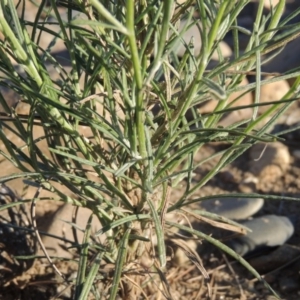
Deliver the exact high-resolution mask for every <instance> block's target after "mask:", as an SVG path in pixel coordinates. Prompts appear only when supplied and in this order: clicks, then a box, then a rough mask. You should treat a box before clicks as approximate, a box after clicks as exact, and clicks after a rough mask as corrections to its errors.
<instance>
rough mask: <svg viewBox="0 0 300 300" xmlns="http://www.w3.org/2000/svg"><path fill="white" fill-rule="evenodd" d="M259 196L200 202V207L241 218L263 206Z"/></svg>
mask: <svg viewBox="0 0 300 300" xmlns="http://www.w3.org/2000/svg"><path fill="white" fill-rule="evenodd" d="M263 204H264V200H263V199H261V198H224V199H220V200H215V199H212V200H207V201H203V202H201V207H203V208H205V209H206V210H207V211H209V212H212V213H215V214H218V215H221V216H222V217H225V218H229V219H234V220H243V219H247V218H249V217H251V216H252V215H254V214H255V213H257V212H258V211H259V210H260V209H261V208H262V206H263Z"/></svg>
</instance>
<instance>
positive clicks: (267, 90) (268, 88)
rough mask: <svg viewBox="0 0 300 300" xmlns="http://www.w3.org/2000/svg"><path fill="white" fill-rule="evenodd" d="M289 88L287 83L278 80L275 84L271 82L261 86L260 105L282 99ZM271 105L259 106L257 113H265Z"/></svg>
mask: <svg viewBox="0 0 300 300" xmlns="http://www.w3.org/2000/svg"><path fill="white" fill-rule="evenodd" d="M269 78H272V77H271V76H269V77H266V78H265V79H269ZM289 89H290V86H289V84H288V82H287V81H285V80H280V81H276V82H272V83H269V84H265V85H262V86H261V89H260V98H259V102H260V103H266V102H273V101H278V100H281V99H282V97H283V96H284V95H285V94H286V93H287V92H288V91H289ZM271 105H272V104H270V105H266V106H260V107H259V109H258V111H259V112H260V113H263V112H265V111H266V110H268V109H269V108H270V107H271Z"/></svg>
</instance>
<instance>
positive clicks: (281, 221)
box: [227, 215, 294, 256]
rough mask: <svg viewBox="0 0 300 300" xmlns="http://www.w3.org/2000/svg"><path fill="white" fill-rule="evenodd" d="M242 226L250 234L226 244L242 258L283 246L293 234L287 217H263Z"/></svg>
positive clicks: (246, 222)
mask: <svg viewBox="0 0 300 300" xmlns="http://www.w3.org/2000/svg"><path fill="white" fill-rule="evenodd" d="M242 224H243V225H244V226H246V227H247V228H249V229H251V230H252V232H249V233H247V234H246V235H244V236H241V237H238V238H236V239H233V240H231V241H229V242H228V243H227V244H228V246H229V247H231V248H232V249H233V250H234V251H235V252H237V253H238V254H240V255H242V256H244V255H246V254H248V253H251V252H254V251H256V250H261V249H264V248H268V247H277V246H280V245H283V244H284V243H285V242H286V241H287V240H288V239H289V238H290V237H291V236H292V235H293V233H294V225H293V224H292V222H291V220H290V219H289V218H287V217H281V216H275V215H265V216H263V217H259V218H254V219H252V220H249V221H245V222H242Z"/></svg>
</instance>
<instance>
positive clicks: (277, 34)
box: [0, 0, 300, 299]
mask: <svg viewBox="0 0 300 300" xmlns="http://www.w3.org/2000/svg"><path fill="white" fill-rule="evenodd" d="M26 2H27V1H20V3H19V15H18V14H17V11H16V9H15V7H14V3H13V1H12V0H5V1H1V5H0V32H1V33H2V35H3V39H2V40H1V41H0V57H1V59H0V72H1V78H0V85H1V86H2V87H5V88H6V89H10V90H12V91H14V92H15V93H16V94H18V95H19V97H20V99H21V101H22V102H23V103H26V104H28V105H29V107H30V109H29V114H28V116H21V115H19V114H17V113H16V111H15V110H14V108H13V107H9V106H8V105H7V104H6V101H5V99H4V96H3V94H1V95H0V101H1V104H2V106H3V107H4V109H5V113H6V114H7V116H10V117H11V118H12V120H13V126H12V125H9V124H7V122H6V121H5V120H4V119H2V120H1V125H2V128H1V130H0V138H1V140H2V142H3V143H4V144H5V148H6V151H2V152H1V154H2V155H3V156H4V157H6V159H8V160H10V161H11V163H12V164H14V165H16V166H17V167H18V168H19V170H20V172H21V173H18V174H9V175H8V176H6V177H3V178H2V179H1V182H7V181H10V180H14V179H15V178H20V177H21V178H24V179H25V178H26V179H27V180H29V181H32V182H35V184H37V185H38V186H39V187H40V188H42V189H46V190H48V191H51V192H52V193H53V195H54V196H53V197H54V198H55V199H57V200H58V201H63V202H69V203H73V204H74V205H76V206H84V207H88V208H90V209H91V211H92V212H93V214H94V215H95V217H97V218H98V219H99V220H100V222H101V224H102V226H103V227H102V229H101V230H100V231H99V232H98V233H97V234H96V235H98V236H102V237H104V238H105V242H104V245H105V247H102V248H101V249H99V247H97V243H94V242H93V240H92V239H91V236H93V234H94V233H91V232H90V231H89V230H88V229H87V231H86V235H85V240H84V241H82V245H83V246H82V248H81V258H80V261H79V266H80V268H79V275H78V278H77V282H76V299H87V297H88V294H89V293H90V292H91V291H93V290H94V289H93V285H94V284H96V282H97V280H100V279H101V278H100V277H99V275H98V269H99V264H100V262H101V260H104V261H107V262H110V263H113V264H116V268H115V273H114V277H113V281H112V285H111V289H110V295H111V296H110V299H115V297H116V295H117V293H118V290H119V288H120V280H121V278H122V276H123V275H124V274H123V272H124V270H126V268H127V266H128V265H129V264H130V263H132V262H133V261H138V260H139V259H140V257H143V256H144V257H145V256H147V255H148V256H149V257H155V263H154V264H153V266H152V270H156V271H159V272H163V271H164V270H165V267H166V261H167V258H166V246H165V236H166V231H167V230H168V228H169V226H174V227H178V228H180V229H181V230H185V231H187V232H188V231H191V230H190V229H189V228H187V227H185V226H182V225H178V224H176V223H172V224H171V223H170V222H169V221H167V220H166V214H167V213H171V212H174V211H180V210H181V209H182V208H184V207H185V206H186V205H187V204H189V203H191V202H192V200H193V198H192V196H193V194H194V193H195V192H196V191H197V190H199V189H201V188H202V187H203V186H204V185H205V184H206V183H207V182H208V181H209V180H210V179H211V178H213V177H214V176H215V175H216V174H217V173H218V172H219V171H220V170H221V169H222V168H224V167H225V166H226V165H228V164H229V163H231V162H232V161H234V160H235V159H236V158H237V157H238V156H240V155H241V154H242V153H244V152H245V151H246V150H247V149H248V148H249V147H250V146H251V145H253V144H254V143H256V142H257V141H265V142H271V141H274V140H276V137H275V136H271V135H270V134H268V129H269V128H270V127H271V126H272V125H273V124H274V123H275V122H276V120H277V119H278V117H279V116H280V115H281V114H283V113H284V111H285V110H286V109H287V108H288V107H289V106H290V105H291V103H292V102H293V101H294V99H295V98H297V97H299V94H298V90H297V89H296V88H297V86H298V85H299V82H300V77H299V71H295V72H294V73H290V74H282V76H278V77H277V78H273V79H268V80H265V81H261V72H260V68H261V65H260V64H261V57H262V56H263V55H265V54H268V53H270V52H272V53H274V51H275V50H277V49H280V48H281V47H283V46H284V45H285V44H286V43H287V42H288V41H290V40H292V39H294V38H295V37H296V36H297V35H298V32H297V30H296V29H295V28H296V27H289V26H287V25H285V21H281V16H282V12H283V8H284V5H285V1H282V0H281V1H280V2H279V5H278V6H277V7H276V8H274V10H273V11H271V13H270V15H269V16H268V17H267V18H265V17H263V15H262V3H263V1H260V3H261V4H260V6H259V8H258V14H257V18H256V21H255V24H254V28H255V30H254V31H253V32H248V31H247V30H245V29H243V28H241V27H239V26H238V25H237V16H238V15H239V13H240V12H241V10H242V9H243V8H244V6H245V5H246V4H247V3H249V1H248V0H242V1H232V0H224V1H220V3H219V2H218V1H212V0H197V1H196V2H195V3H194V1H191V0H189V1H186V2H185V3H184V4H181V5H177V4H176V3H175V2H174V1H158V0H153V1H143V0H142V1H134V0H127V1H124V2H121V1H115V2H113V1H98V0H87V1H80V0H73V1H67V0H65V1H60V2H59V3H60V5H62V6H64V7H65V9H66V15H67V19H66V20H65V19H63V18H62V16H61V13H60V11H59V8H58V7H57V5H56V1H54V0H51V1H50V6H49V7H47V6H46V2H47V1H45V0H43V1H42V2H41V3H39V10H38V13H37V15H36V18H35V21H34V22H29V21H27V20H26V19H25V10H26ZM124 3H125V5H124ZM175 8H176V9H175ZM195 11H198V12H199V14H200V19H201V28H199V29H200V34H201V38H202V47H201V51H200V54H199V55H198V54H197V55H195V54H194V53H195V51H194V45H193V42H192V41H191V43H190V44H186V45H185V47H186V51H185V53H184V55H183V56H182V57H180V58H178V57H177V55H176V49H177V47H178V44H179V43H181V41H182V36H183V35H184V31H186V30H187V29H188V28H187V26H186V27H185V28H183V30H182V31H179V29H178V28H179V22H180V20H181V19H183V18H185V19H188V20H193V18H194V17H193V15H194V12H195ZM78 13H80V14H78ZM42 15H43V17H44V21H41V19H42V18H41V17H42ZM45 15H46V17H45ZM50 17H51V18H52V19H53V18H54V19H55V22H56V23H57V24H58V25H59V27H60V30H59V31H54V30H52V29H51V27H49V24H50V21H49V18H50ZM194 22H195V23H196V22H197V20H196V19H195V21H194ZM229 31H231V32H232V34H233V36H234V57H233V58H232V59H225V58H223V57H222V53H221V51H220V49H219V42H220V41H222V40H223V39H224V36H225V35H226V34H227V33H228V32H229ZM43 32H48V33H50V34H51V35H52V36H53V39H52V42H51V43H50V45H49V46H48V47H46V48H45V47H44V48H42V47H41V46H40V41H41V39H42V37H43ZM239 32H246V33H247V34H249V43H248V46H247V48H246V50H245V51H244V52H242V53H241V52H240V51H239V41H238V36H239ZM61 41H63V43H64V45H65V47H66V50H65V51H66V53H67V56H68V57H69V64H70V65H71V70H70V72H66V70H65V67H64V66H63V65H62V63H61V62H60V61H59V60H58V59H57V57H56V56H55V55H54V54H53V53H52V52H51V48H52V47H53V46H54V45H55V44H56V43H58V42H61ZM197 42H198V41H194V43H195V44H196V43H197ZM215 51H217V52H218V54H219V62H218V63H217V64H215V66H214V67H213V68H210V67H209V64H210V62H211V59H212V54H213V53H214V52H215ZM16 66H17V67H16ZM49 66H52V67H54V69H55V76H53V73H51V72H48V69H49ZM208 68H209V69H210V71H209V72H208V71H207V70H208ZM253 70H255V71H256V82H255V83H254V84H249V85H248V86H243V87H241V86H240V85H239V84H240V82H241V81H242V80H243V78H244V77H245V76H246V74H247V72H250V71H253ZM292 77H294V78H295V84H294V85H293V87H292V88H291V89H290V91H289V92H288V93H287V94H286V95H285V96H284V97H283V98H282V99H280V101H278V102H276V103H273V104H271V105H270V106H269V108H268V110H266V112H264V113H263V114H261V115H258V114H257V108H258V106H259V90H260V86H261V85H262V84H266V83H269V82H271V81H272V80H273V81H276V80H282V79H285V78H292ZM241 90H243V91H244V92H245V93H246V92H249V91H253V90H255V91H256V97H255V103H254V104H253V105H252V107H253V108H254V109H253V116H252V118H251V119H247V120H244V121H243V122H239V123H235V124H232V125H231V126H230V127H228V128H219V127H218V126H217V125H218V121H219V120H220V118H221V117H222V115H224V114H225V113H228V112H230V111H233V110H237V109H239V108H238V107H234V108H233V107H231V106H232V103H229V102H228V98H229V96H230V95H231V94H233V93H234V92H236V91H241ZM210 99H215V101H216V103H217V105H216V108H215V109H214V111H213V112H211V113H209V114H205V115H202V114H200V112H199V111H198V110H197V107H196V106H197V105H199V104H200V103H202V102H204V101H207V100H210ZM248 107H251V106H247V107H242V108H240V109H244V108H248ZM188 112H189V113H190V114H189V115H193V118H189V117H188V114H187V113H188ZM266 120H268V121H266ZM37 126H41V127H42V128H43V130H44V136H43V137H40V138H35V137H34V128H36V127H37ZM4 128H5V130H6V131H4ZM7 130H8V131H12V132H14V133H15V134H16V135H17V136H18V137H19V138H20V139H21V140H22V145H21V146H19V145H16V144H14V143H13V142H12V141H10V140H9V139H8V138H7V134H6V133H5V132H7ZM87 133H88V134H87ZM41 140H43V141H44V142H46V143H47V145H48V146H47V147H48V149H49V155H48V154H47V153H44V152H43V151H41V150H40V149H39V144H38V142H40V141H41ZM220 140H222V141H227V142H228V144H229V147H228V148H227V149H226V150H225V151H223V152H220V153H218V155H219V156H220V159H219V161H218V163H217V164H216V165H215V166H214V167H213V168H212V169H211V170H210V172H209V173H208V174H207V175H206V176H204V177H203V178H202V179H201V180H200V181H199V182H197V183H192V181H191V177H192V173H193V171H194V170H195V168H196V167H198V166H199V165H195V164H194V162H193V157H194V155H195V153H197V152H198V151H199V150H200V149H201V147H203V145H205V144H206V143H208V142H213V141H220ZM201 163H204V161H203V162H201ZM183 179H186V180H187V182H188V184H187V187H186V190H185V191H184V193H183V194H182V196H181V197H180V198H179V199H172V201H171V200H170V190H171V189H172V188H174V187H176V186H177V185H178V183H179V182H180V181H182V180H183ZM57 182H58V183H60V184H61V185H63V186H64V187H65V188H67V189H68V190H69V191H70V193H65V192H62V191H61V190H60V189H59V188H58V187H57V185H55V184H54V183H57ZM35 200H36V201H39V200H40V199H39V198H37V199H35ZM201 200H202V199H198V201H201ZM152 228H154V231H153V232H152ZM149 232H151V234H154V235H156V237H157V246H156V247H152V246H149V245H151V238H150V237H151V234H149ZM194 234H195V235H196V236H199V237H201V238H204V239H207V240H208V241H209V242H212V243H213V244H215V245H218V246H220V247H222V249H223V250H224V251H225V252H227V253H228V254H230V255H233V256H235V257H237V256H236V255H235V254H234V253H232V250H230V249H229V248H228V247H226V246H224V245H220V243H218V241H216V240H214V239H212V238H211V237H208V236H205V235H204V234H202V233H201V232H194ZM147 245H148V246H147ZM90 250H93V251H96V252H97V257H96V259H95V261H94V262H95V264H93V266H92V267H91V268H89V267H88V260H87V259H86V257H87V256H88V253H89V251H90ZM238 259H239V260H240V261H241V262H242V263H243V264H244V265H245V266H246V267H247V268H248V269H249V270H251V272H253V274H254V275H255V276H257V277H258V278H259V279H261V278H260V276H259V274H257V273H256V272H255V271H254V270H253V269H252V268H251V267H250V266H249V265H248V264H247V262H245V261H244V260H243V259H242V258H238ZM97 276H98V277H97ZM95 278H97V280H96V279H95ZM124 280H125V279H124ZM125 281H126V280H125Z"/></svg>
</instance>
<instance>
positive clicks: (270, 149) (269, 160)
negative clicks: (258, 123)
mask: <svg viewBox="0 0 300 300" xmlns="http://www.w3.org/2000/svg"><path fill="white" fill-rule="evenodd" d="M250 159H251V161H250V169H249V171H250V172H252V173H253V174H254V175H255V176H258V177H260V178H263V179H264V181H266V180H269V179H270V180H272V181H274V180H277V179H278V177H280V176H281V175H282V174H283V172H285V171H286V170H287V168H288V166H289V164H290V154H289V150H288V148H287V147H286V146H285V145H283V144H282V143H280V142H275V143H270V144H263V143H259V144H255V145H254V146H253V147H252V148H251V150H250ZM267 178H268V179H267Z"/></svg>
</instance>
